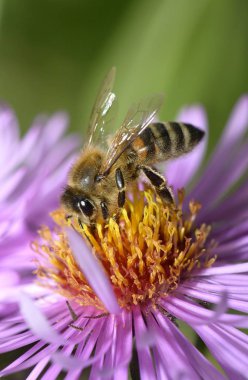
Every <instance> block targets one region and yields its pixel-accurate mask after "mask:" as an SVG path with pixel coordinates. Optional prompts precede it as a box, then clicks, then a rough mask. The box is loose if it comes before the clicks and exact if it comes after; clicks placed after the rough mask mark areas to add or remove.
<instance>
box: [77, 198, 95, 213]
mask: <svg viewBox="0 0 248 380" xmlns="http://www.w3.org/2000/svg"><path fill="white" fill-rule="evenodd" d="M78 207H79V209H80V210H81V211H82V212H83V213H84V214H85V215H86V216H91V215H92V214H93V212H94V206H93V204H92V203H91V202H90V201H89V200H88V199H82V200H81V201H80V202H78Z"/></svg>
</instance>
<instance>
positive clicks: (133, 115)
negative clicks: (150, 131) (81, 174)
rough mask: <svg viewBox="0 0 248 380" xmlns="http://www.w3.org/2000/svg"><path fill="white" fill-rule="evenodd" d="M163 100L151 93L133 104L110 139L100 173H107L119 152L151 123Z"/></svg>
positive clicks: (160, 96)
mask: <svg viewBox="0 0 248 380" xmlns="http://www.w3.org/2000/svg"><path fill="white" fill-rule="evenodd" d="M162 102H163V96H162V95H161V94H156V95H153V96H151V97H149V98H147V99H144V100H143V101H141V102H140V103H138V104H135V105H133V106H132V107H131V108H130V109H129V111H128V113H127V115H126V118H125V120H124V122H123V123H122V125H121V127H120V129H119V130H118V131H117V132H116V134H115V135H114V137H113V140H112V141H111V146H110V147H109V149H108V151H107V155H106V160H105V163H104V165H103V168H102V175H103V176H105V175H107V174H108V173H109V171H110V169H111V167H112V166H113V165H114V164H115V162H116V161H117V160H118V158H119V157H120V156H121V154H122V153H123V152H124V151H125V150H126V149H127V147H128V146H129V145H130V144H131V143H132V142H133V141H134V140H135V138H136V137H137V136H139V135H140V134H141V133H142V132H143V131H144V129H145V128H146V127H147V126H148V125H149V124H150V123H151V121H152V119H153V118H154V117H155V115H156V113H157V111H158V110H159V109H160V107H161V105H162Z"/></svg>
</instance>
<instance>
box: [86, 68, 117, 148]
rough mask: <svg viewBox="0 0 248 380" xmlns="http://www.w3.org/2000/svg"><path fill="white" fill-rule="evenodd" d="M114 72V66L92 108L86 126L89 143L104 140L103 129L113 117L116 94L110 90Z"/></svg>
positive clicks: (112, 84)
mask: <svg viewBox="0 0 248 380" xmlns="http://www.w3.org/2000/svg"><path fill="white" fill-rule="evenodd" d="M115 72H116V70H115V67H112V69H111V70H110V71H109V73H108V74H107V76H106V78H105V79H104V81H103V84H102V86H101V88H100V91H99V93H98V95H97V98H96V102H95V104H94V107H93V109H92V112H91V116H90V122H89V128H88V144H89V145H90V144H92V143H100V142H102V141H103V140H105V138H104V131H105V128H106V125H107V124H109V122H110V121H111V119H112V118H113V117H114V116H113V114H114V111H115V110H113V104H114V101H115V100H116V95H115V94H114V93H113V92H112V89H113V86H114V81H115ZM110 110H111V112H110ZM112 111H113V112H112Z"/></svg>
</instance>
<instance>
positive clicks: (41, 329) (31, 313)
mask: <svg viewBox="0 0 248 380" xmlns="http://www.w3.org/2000/svg"><path fill="white" fill-rule="evenodd" d="M20 310H21V313H22V316H23V318H24V319H25V321H26V323H27V325H28V327H29V328H30V330H31V331H32V332H33V334H34V335H35V336H37V337H38V338H39V339H41V340H44V341H45V342H49V343H56V344H64V343H65V341H64V339H63V338H62V337H61V336H60V335H58V334H57V333H56V331H55V330H54V329H53V328H52V327H51V326H50V324H49V322H48V320H47V318H46V317H45V315H44V314H43V313H42V312H41V311H40V309H39V308H38V307H37V306H36V305H35V303H34V301H33V300H32V299H31V298H30V297H29V296H27V294H25V293H20Z"/></svg>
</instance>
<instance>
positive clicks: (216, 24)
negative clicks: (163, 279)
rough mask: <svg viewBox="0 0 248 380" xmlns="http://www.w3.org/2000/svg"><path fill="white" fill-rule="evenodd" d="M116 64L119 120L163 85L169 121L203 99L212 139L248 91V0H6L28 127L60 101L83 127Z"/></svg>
mask: <svg viewBox="0 0 248 380" xmlns="http://www.w3.org/2000/svg"><path fill="white" fill-rule="evenodd" d="M113 65H115V66H116V67H117V80H116V87H115V88H116V92H117V94H118V98H119V111H120V113H119V115H120V116H119V117H118V122H120V120H121V119H122V118H123V116H124V114H125V111H127V108H128V107H129V105H130V104H131V103H132V102H134V101H135V100H139V99H140V98H142V97H144V96H146V95H148V94H150V93H154V92H155V93H158V92H162V93H164V94H165V103H164V106H163V108H162V111H161V114H160V115H161V118H162V119H164V120H166V119H167V120H169V119H172V118H173V117H175V115H176V113H177V111H178V110H179V109H180V108H181V107H182V106H184V105H187V104H192V103H201V104H203V105H204V106H205V108H206V110H207V112H208V117H209V123H210V146H211V147H213V145H214V144H215V143H216V139H217V137H219V135H220V133H221V130H222V128H223V127H224V124H225V122H226V120H227V118H228V115H229V113H230V111H231V109H232V106H233V105H234V103H235V102H236V100H237V99H238V98H239V96H240V95H241V94H243V93H244V92H246V91H247V90H248V72H247V71H248V1H247V0H122V1H118V0H81V1H79V0H40V1H33V0H19V1H18V0H0V99H1V100H4V101H5V102H7V103H9V104H10V105H11V106H12V107H13V108H14V109H15V111H16V113H17V116H18V118H19V120H20V125H21V129H22V131H23V132H24V131H26V130H27V129H28V127H29V125H30V123H31V121H32V119H33V118H34V117H35V116H36V115H37V114H40V113H48V114H51V113H53V112H55V111H57V110H61V109H62V110H66V111H67V112H68V113H69V115H70V118H71V124H70V128H71V130H77V131H82V132H83V131H84V130H85V129H86V127H87V120H88V118H89V114H90V110H91V107H92V104H93V102H94V99H95V97H96V93H97V91H98V88H99V85H100V83H101V81H102V79H103V77H104V76H105V74H106V73H107V72H108V70H109V69H110V68H111V67H112V66H113ZM117 127H118V123H117V125H116V128H117ZM185 332H186V333H187V331H185ZM188 334H189V337H190V338H191V339H192V340H194V335H192V333H190V332H189V333H188ZM197 345H198V347H199V348H200V349H202V350H203V351H204V347H202V344H201V342H200V341H199V340H198V342H197ZM6 356H7V357H8V355H6ZM6 356H5V358H6ZM3 361H4V359H3V358H2V360H1V363H2V364H3ZM8 361H11V360H10V358H9V359H8ZM2 366H3V365H1V367H2ZM9 378H13V379H23V378H25V375H24V374H23V373H22V374H19V375H13V377H9Z"/></svg>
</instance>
